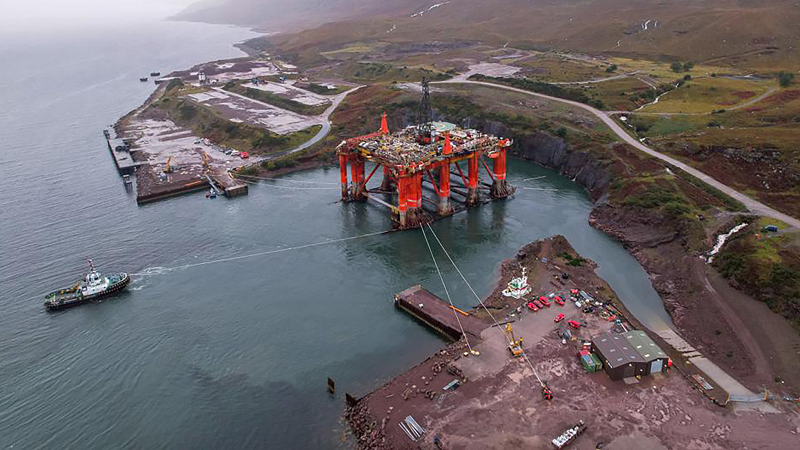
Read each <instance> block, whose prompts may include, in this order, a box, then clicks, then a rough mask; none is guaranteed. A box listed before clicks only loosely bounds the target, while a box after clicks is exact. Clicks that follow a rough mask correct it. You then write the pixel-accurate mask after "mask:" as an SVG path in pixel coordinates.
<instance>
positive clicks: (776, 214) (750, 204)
mask: <svg viewBox="0 0 800 450" xmlns="http://www.w3.org/2000/svg"><path fill="white" fill-rule="evenodd" d="M469 75H472V72H468V73H466V74H463V75H460V76H458V77H455V78H453V79H451V80H446V81H437V82H436V83H437V84H475V85H482V86H489V87H494V88H497V89H505V90H507V91H513V92H517V93H520V94H523V95H529V96H532V97H540V98H544V99H547V100H552V101H554V102H561V103H566V104H568V105H572V106H574V107H576V108H581V109H584V110H586V111H588V112H590V113H592V114H593V115H594V116H596V117H597V118H598V119H600V120H602V121H603V123H605V124H606V125H608V127H609V128H611V130H612V131H613V132H614V133H615V134H616V135H617V136H619V138H620V139H622V140H623V141H625V142H626V143H627V144H630V145H631V146H633V147H635V148H636V149H637V150H640V151H642V152H645V153H647V154H648V155H650V156H653V157H655V158H658V159H660V160H662V161H664V162H666V163H669V164H671V165H673V166H675V167H678V168H680V169H682V170H684V171H685V172H687V173H689V174H690V175H693V176H695V177H697V178H699V179H701V180H703V181H704V182H705V183H707V184H709V185H711V186H713V187H715V188H717V189H719V190H720V191H722V192H724V193H725V194H727V195H729V196H731V197H733V198H735V199H736V200H738V201H740V202H742V203H743V204H744V205H745V206H746V207H747V209H749V210H750V211H752V212H753V213H756V214H760V215H764V216H769V217H773V218H776V219H778V220H781V221H783V222H785V223H787V224H789V225H791V226H793V227H800V220H798V219H796V218H794V217H791V216H789V215H787V214H784V213H782V212H780V211H777V210H775V209H773V208H770V207H769V206H767V205H765V204H763V203H761V202H759V201H757V200H754V199H752V198H750V197H748V196H746V195H744V194H742V193H741V192H739V191H737V190H735V189H733V188H732V187H730V186H727V185H725V184H723V183H721V182H719V181H717V180H715V179H714V178H711V177H710V176H708V175H706V174H705V173H703V172H701V171H699V170H697V169H695V168H693V167H691V166H689V165H688V164H685V163H682V162H680V161H678V160H677V159H675V158H672V157H670V156H667V155H665V154H663V153H660V152H657V151H655V150H653V149H652V148H650V147H648V146H646V145H644V144H642V143H641V142H639V141H637V140H636V139H634V138H633V137H632V136H631V135H629V134H628V133H627V132H626V131H625V130H624V129H622V127H620V126H619V125H618V124H617V123H616V122H615V121H614V119H612V118H611V117H609V115H608V114H607V113H606V112H604V111H600V110H599V109H596V108H593V107H591V106H589V105H586V104H583V103H579V102H574V101H572V100H565V99H563V98H558V97H551V96H549V95H544V94H539V93H536V92H531V91H526V90H524V89H518V88H514V87H510V86H503V85H500V84H495V83H487V82H483V81H470V80H468V79H467V77H468V76H469Z"/></svg>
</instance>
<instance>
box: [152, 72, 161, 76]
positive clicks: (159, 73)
mask: <svg viewBox="0 0 800 450" xmlns="http://www.w3.org/2000/svg"><path fill="white" fill-rule="evenodd" d="M150 76H151V77H160V76H161V72H150Z"/></svg>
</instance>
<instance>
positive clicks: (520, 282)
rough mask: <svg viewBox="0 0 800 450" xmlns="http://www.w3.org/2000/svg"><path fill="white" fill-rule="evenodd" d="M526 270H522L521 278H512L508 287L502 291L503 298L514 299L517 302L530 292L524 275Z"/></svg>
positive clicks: (526, 277)
mask: <svg viewBox="0 0 800 450" xmlns="http://www.w3.org/2000/svg"><path fill="white" fill-rule="evenodd" d="M526 270H527V269H525V267H523V268H522V276H521V277H519V278H514V279H512V280H511V281H510V282H509V283H508V287H507V288H506V289H504V290H503V296H505V297H514V298H515V299H517V300H519V299H521V298H522V297H524V296H526V295H528V294H529V293H530V292H531V287H530V285H528V276H527V275H526V274H525V272H526Z"/></svg>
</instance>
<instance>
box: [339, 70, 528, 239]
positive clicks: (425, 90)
mask: <svg viewBox="0 0 800 450" xmlns="http://www.w3.org/2000/svg"><path fill="white" fill-rule="evenodd" d="M431 116H432V112H431V105H430V90H429V87H428V82H427V81H426V80H423V81H422V100H421V102H420V107H419V115H418V120H417V125H412V126H409V127H406V128H405V129H403V130H401V131H398V132H396V133H390V132H389V127H388V124H387V122H386V114H385V113H384V114H383V117H382V119H381V127H380V130H379V131H377V132H375V133H371V134H367V135H365V136H360V137H355V138H351V139H347V140H346V141H343V142H342V143H341V144H339V146H338V147H337V154H338V156H339V166H340V169H341V182H342V200H343V201H366V200H367V199H369V200H373V201H376V202H378V203H380V204H382V205H384V206H387V207H389V208H390V209H391V211H392V219H393V220H394V221H395V223H396V224H397V226H398V227H399V228H400V229H408V228H416V227H420V226H422V225H424V224H426V223H429V222H431V221H433V220H435V219H436V218H439V217H445V216H449V215H451V214H453V213H454V212H455V211H458V210H461V209H465V208H468V207H471V206H475V205H478V204H480V203H482V202H483V201H484V200H486V199H487V197H485V196H482V195H481V191H482V190H485V189H487V188H488V194H489V197H488V199H497V198H505V197H508V196H509V195H511V194H513V193H514V188H513V187H511V186H509V185H508V183H507V182H506V152H507V149H508V147H510V146H511V144H512V142H511V140H509V139H503V138H498V137H496V136H492V135H488V134H484V133H481V132H479V131H477V130H473V129H464V128H460V127H458V126H456V125H454V124H451V123H446V122H433V121H432V117H431ZM484 156H485V157H486V158H488V159H489V160H490V161H491V163H492V167H491V168H490V167H489V165H488V164H487V163H486V161H485V159H484V158H483V157H484ZM462 161H466V165H467V169H466V171H464V170H463V169H462V167H461V162H462ZM367 162H370V163H373V164H374V166H373V167H372V170H371V171H370V173H369V175H366V166H367ZM481 165H482V166H483V167H484V168H485V169H486V172H487V173H488V174H489V177H490V178H491V180H492V182H491V183H482V182H481V181H480V172H481V170H480V166H481ZM348 166H349V167H350V178H351V180H349V182H348V177H347V168H348ZM379 168H383V182H382V183H381V185H380V187H379V188H376V189H368V188H367V183H368V182H369V181H370V179H372V176H373V175H374V174H375V173H376V172H377V171H378V169H379ZM451 178H452V180H451ZM451 181H452V183H453V186H451ZM423 187H426V188H428V189H429V190H430V191H432V192H434V193H435V194H436V198H437V200H432V199H429V198H427V197H425V196H423ZM395 195H396V198H397V204H396V205H393V204H390V203H387V202H386V201H384V200H381V198H379V197H383V198H387V196H388V198H392V199H393V198H395V197H394V196H395ZM425 203H427V204H428V207H427V208H425V207H423V205H424V204H425Z"/></svg>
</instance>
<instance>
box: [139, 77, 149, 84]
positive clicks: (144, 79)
mask: <svg viewBox="0 0 800 450" xmlns="http://www.w3.org/2000/svg"><path fill="white" fill-rule="evenodd" d="M147 80H148V78H147V77H142V78H139V81H141V82H142V83H144V82H145V81H147Z"/></svg>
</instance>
